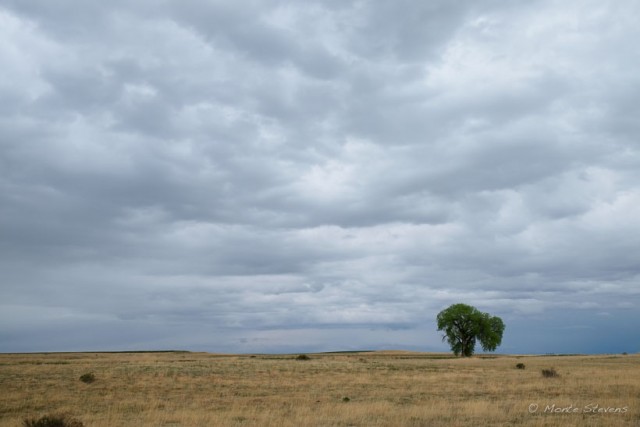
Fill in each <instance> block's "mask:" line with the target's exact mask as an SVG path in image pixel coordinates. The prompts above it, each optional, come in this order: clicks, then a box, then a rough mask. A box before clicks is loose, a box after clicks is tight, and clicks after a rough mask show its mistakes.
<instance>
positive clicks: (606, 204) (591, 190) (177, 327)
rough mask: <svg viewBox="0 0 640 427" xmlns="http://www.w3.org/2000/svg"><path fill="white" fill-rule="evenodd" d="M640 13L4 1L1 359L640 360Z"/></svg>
mask: <svg viewBox="0 0 640 427" xmlns="http://www.w3.org/2000/svg"><path fill="white" fill-rule="evenodd" d="M639 17H640V6H639V5H638V3H636V2H633V1H624V0H623V1H615V2H614V1H605V2H602V1H600V2H595V1H587V2H586V3H585V2H574V1H565V2H558V1H543V0H540V1H533V2H531V1H527V2H516V3H513V4H512V5H511V6H505V5H504V4H503V3H501V2H495V1H489V0H487V1H456V2H452V1H430V2H419V1H410V0H407V1H401V2H395V3H393V4H390V3H389V4H386V3H384V2H371V1H360V2H347V3H345V2H337V1H310V2H305V3H304V4H303V3H298V2H289V1H284V0H279V1H276V0H273V1H270V0H268V1H246V2H241V3H238V2H236V3H234V2H225V1H212V2H201V1H195V0H194V1H181V2H163V1H153V2H152V1H140V2H135V4H132V3H130V2H123V1H115V2H108V3H104V2H91V1H88V2H79V1H72V0H67V1H62V2H56V4H55V5H53V4H47V3H43V2H37V1H30V0H26V1H25V0H21V1H11V0H5V1H2V2H0V35H1V37H0V40H1V41H0V63H1V64H3V65H2V67H0V99H2V100H3V102H2V103H0V112H1V114H0V285H1V288H0V301H1V302H0V306H1V307H2V309H1V310H0V313H1V314H0V318H1V320H0V351H37V350H93V349H151V348H184V349H197V350H209V351H234V352H244V351H247V352H249V351H314V350H335V349H350V348H389V347H396V348H398V347H401V348H414V349H426V350H444V349H446V347H445V346H444V344H443V343H441V340H440V336H439V335H438V333H437V332H436V331H435V315H436V314H437V312H438V311H440V310H441V309H443V308H445V307H446V306H448V305H449V304H452V303H456V302H466V303H469V304H473V305H476V306H477V307H478V308H479V309H481V310H482V311H489V312H491V313H492V314H497V315H500V316H501V317H503V319H504V320H505V323H506V324H507V331H506V335H505V340H504V345H503V347H502V348H501V350H503V351H505V352H556V351H557V352H560V351H565V352H599V351H616V352H618V351H640V348H639V347H638V341H639V338H640V335H638V332H637V331H632V330H630V328H629V325H630V324H634V323H635V324H638V322H639V321H640V317H639V316H638V314H637V307H638V305H639V303H640V264H639V263H638V259H639V255H640V253H639V251H640V172H639V171H640V146H639V145H638V140H637V139H638V136H640V122H639V121H638V119H637V118H638V117H640V111H639V108H640V107H638V105H640V103H638V100H639V99H640V76H639V75H638V73H637V72H636V70H637V68H638V64H639V63H640V50H639V48H638V47H637V43H636V40H637V39H638V38H639V37H640V34H639V33H640V29H638V26H637V20H638V18H639ZM560 326H561V327H562V328H568V329H567V331H563V330H559V329H558V328H559V327H560ZM603 331H604V332H606V335H608V336H607V338H606V339H604V338H602V339H601V340H595V341H594V334H595V335H596V336H603V335H605V333H603ZM568 336H571V339H568V338H567V337H568ZM534 337H535V338H534ZM616 337H619V338H618V339H616ZM569 343H570V344H569ZM634 345H635V347H633V346H634Z"/></svg>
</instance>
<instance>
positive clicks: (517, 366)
mask: <svg viewBox="0 0 640 427" xmlns="http://www.w3.org/2000/svg"><path fill="white" fill-rule="evenodd" d="M516 368H518V369H524V363H518V364H517V365H516Z"/></svg>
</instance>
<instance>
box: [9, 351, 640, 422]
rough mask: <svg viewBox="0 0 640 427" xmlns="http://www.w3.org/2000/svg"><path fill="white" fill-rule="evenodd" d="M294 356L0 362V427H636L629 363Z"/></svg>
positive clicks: (636, 375) (59, 357) (23, 357)
mask: <svg viewBox="0 0 640 427" xmlns="http://www.w3.org/2000/svg"><path fill="white" fill-rule="evenodd" d="M296 356H297V355H264V354H255V355H221V354H209V353H189V352H162V353H160V352H158V353H156V352H150V353H48V354H45V353H41V354H0V426H13V427H18V426H22V425H23V420H24V419H25V418H27V417H38V416H42V415H45V414H52V413H66V414H69V415H70V416H72V417H74V418H76V419H78V420H80V421H81V422H82V423H83V424H84V426H87V427H89V426H96V427H114V426H136V427H139V426H167V427H169V426H174V427H176V426H274V427H276V426H278V427H280V426H344V427H347V426H467V425H468V426H471V425H473V426H493V425H519V426H555V425H562V426H620V425H630V426H640V355H637V354H634V355H575V356H509V355H492V356H488V355H480V356H474V357H472V358H455V357H452V356H451V355H449V354H434V353H416V352H403V351H378V352H355V353H346V352H345V353H322V354H309V355H308V356H309V360H298V359H297V358H296ZM519 363H521V364H524V365H525V368H524V369H517V368H516V365H517V364H519ZM551 368H553V369H554V370H555V371H556V372H557V374H558V376H557V377H552V378H545V377H543V376H542V374H541V371H542V370H543V369H551ZM89 373H91V374H93V377H94V378H95V380H94V381H93V382H89V381H88V382H83V381H81V380H80V377H81V376H83V375H85V374H89ZM89 377H90V376H85V377H84V378H89Z"/></svg>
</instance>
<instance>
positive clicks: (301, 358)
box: [296, 354, 311, 360]
mask: <svg viewBox="0 0 640 427" xmlns="http://www.w3.org/2000/svg"><path fill="white" fill-rule="evenodd" d="M296 360H311V358H310V357H309V356H307V355H306V354H299V355H298V356H297V357H296Z"/></svg>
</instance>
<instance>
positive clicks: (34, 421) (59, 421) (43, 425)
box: [23, 414, 84, 427]
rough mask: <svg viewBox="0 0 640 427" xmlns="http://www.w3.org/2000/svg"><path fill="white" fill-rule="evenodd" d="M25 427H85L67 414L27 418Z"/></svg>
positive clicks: (24, 423)
mask: <svg viewBox="0 0 640 427" xmlns="http://www.w3.org/2000/svg"><path fill="white" fill-rule="evenodd" d="M23 426H24V427H84V424H82V422H81V421H79V420H77V419H75V418H72V417H69V416H68V415H65V414H54V415H44V416H42V417H40V418H25V419H24V421H23Z"/></svg>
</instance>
